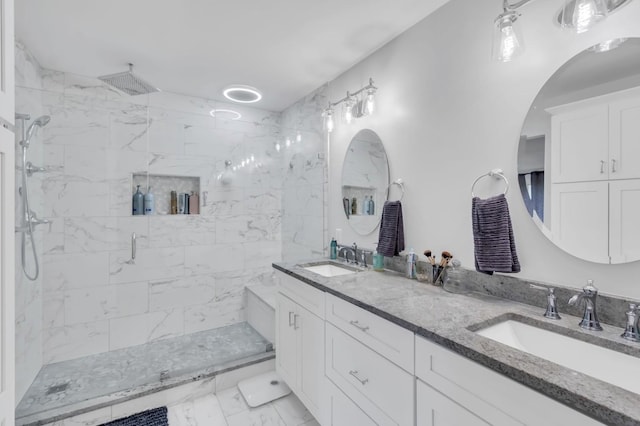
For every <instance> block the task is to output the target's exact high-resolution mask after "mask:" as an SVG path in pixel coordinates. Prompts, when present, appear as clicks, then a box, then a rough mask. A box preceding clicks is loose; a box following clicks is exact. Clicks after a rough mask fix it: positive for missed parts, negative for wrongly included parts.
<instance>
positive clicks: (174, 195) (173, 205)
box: [171, 191, 178, 214]
mask: <svg viewBox="0 0 640 426" xmlns="http://www.w3.org/2000/svg"><path fill="white" fill-rule="evenodd" d="M171 214H178V193H177V192H176V191H171Z"/></svg>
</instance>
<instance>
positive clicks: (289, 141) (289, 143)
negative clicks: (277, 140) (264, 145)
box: [285, 138, 291, 148]
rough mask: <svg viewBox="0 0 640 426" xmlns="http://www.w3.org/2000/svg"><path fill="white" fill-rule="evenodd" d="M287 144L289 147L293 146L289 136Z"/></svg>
mask: <svg viewBox="0 0 640 426" xmlns="http://www.w3.org/2000/svg"><path fill="white" fill-rule="evenodd" d="M285 144H286V145H287V148H289V147H290V146H291V139H289V138H287V141H286V142H285Z"/></svg>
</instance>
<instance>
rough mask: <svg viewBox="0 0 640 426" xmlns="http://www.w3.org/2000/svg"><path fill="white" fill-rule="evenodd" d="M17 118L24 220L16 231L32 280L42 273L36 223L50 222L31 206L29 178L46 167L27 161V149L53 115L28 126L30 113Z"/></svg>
mask: <svg viewBox="0 0 640 426" xmlns="http://www.w3.org/2000/svg"><path fill="white" fill-rule="evenodd" d="M16 119H17V120H20V122H21V127H22V138H21V140H20V142H19V145H20V148H21V150H22V155H21V159H22V162H21V174H22V181H21V186H20V187H19V188H18V192H19V194H20V198H21V200H22V215H21V217H22V220H21V223H20V225H18V226H16V232H20V233H21V234H22V235H21V243H20V256H21V263H22V270H23V271H24V275H25V276H26V277H27V278H28V279H30V280H31V281H35V280H36V279H37V278H38V275H39V274H40V265H39V263H38V254H37V252H36V244H35V239H34V236H33V231H34V228H35V226H36V225H41V224H47V223H49V221H48V220H46V219H38V216H37V215H36V213H35V212H34V211H33V210H31V207H30V206H29V189H28V185H27V178H28V177H30V176H31V175H33V173H36V172H41V171H44V170H45V169H44V168H43V167H37V166H34V165H33V164H32V163H31V162H30V161H27V151H28V149H29V145H30V144H31V139H32V138H33V137H34V136H35V135H36V134H37V132H38V129H39V128H41V127H44V126H46V125H47V124H48V123H49V121H50V120H51V117H49V116H48V115H43V116H40V117H38V118H36V119H35V120H33V122H32V123H31V124H30V125H29V127H28V128H27V127H26V122H27V121H28V120H30V119H31V116H30V115H29V114H19V113H17V114H16ZM27 238H29V240H30V242H31V252H32V253H33V263H34V270H33V273H30V272H29V271H28V270H27Z"/></svg>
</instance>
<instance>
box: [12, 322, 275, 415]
mask: <svg viewBox="0 0 640 426" xmlns="http://www.w3.org/2000/svg"><path fill="white" fill-rule="evenodd" d="M274 357H275V353H274V351H273V346H272V344H271V343H270V342H269V341H267V340H266V339H264V338H263V337H262V336H261V335H260V334H259V333H258V332H257V331H255V330H254V329H253V328H252V327H251V326H250V325H249V324H247V323H246V322H243V323H239V324H234V325H230V326H226V327H221V328H216V329H211V330H206V331H201V332H198V333H193V334H188V335H185V336H180V337H174V338H170V339H165V340H158V341H154V342H151V343H147V344H144V345H140V346H133V347H130V348H125V349H118V350H115V351H110V352H103V353H100V354H96V355H91V356H86V357H83V358H77V359H73V360H69V361H62V362H58V363H55V364H47V365H44V366H43V367H42V369H41V370H40V372H39V373H38V375H37V376H36V378H35V380H34V381H33V383H32V385H31V387H30V388H29V389H28V390H27V393H26V394H25V396H24V397H23V398H22V400H21V401H20V404H19V405H18V407H17V408H16V425H42V424H47V423H51V422H54V421H58V420H61V419H64V418H67V417H71V416H74V415H78V414H82V413H86V412H88V411H92V410H96V409H98V408H102V407H106V406H109V405H113V404H117V403H121V402H124V401H128V400H131V399H134V398H139V397H141V396H145V395H149V394H152V393H155V392H159V391H162V390H166V389H169V388H172V387H175V386H180V385H183V384H186V383H190V382H193V381H196V380H202V379H206V378H210V377H214V376H216V375H218V374H221V373H225V372H228V371H232V370H235V369H238V368H242V367H246V366H248V365H252V364H256V363H259V362H262V361H266V360H269V359H272V358H274Z"/></svg>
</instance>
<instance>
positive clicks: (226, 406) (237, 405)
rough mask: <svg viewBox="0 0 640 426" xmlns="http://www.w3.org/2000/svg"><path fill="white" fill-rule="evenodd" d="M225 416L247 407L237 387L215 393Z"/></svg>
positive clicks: (244, 409)
mask: <svg viewBox="0 0 640 426" xmlns="http://www.w3.org/2000/svg"><path fill="white" fill-rule="evenodd" d="M216 396H217V397H218V400H219V401H220V407H221V408H222V412H223V413H224V415H225V416H227V417H229V416H232V415H234V414H238V413H240V412H242V411H246V410H248V409H249V406H248V405H247V403H246V402H245V400H244V398H243V397H242V394H240V391H239V390H238V388H237V387H235V386H234V387H232V388H229V389H226V390H223V391H222V392H218V393H217V394H216Z"/></svg>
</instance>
